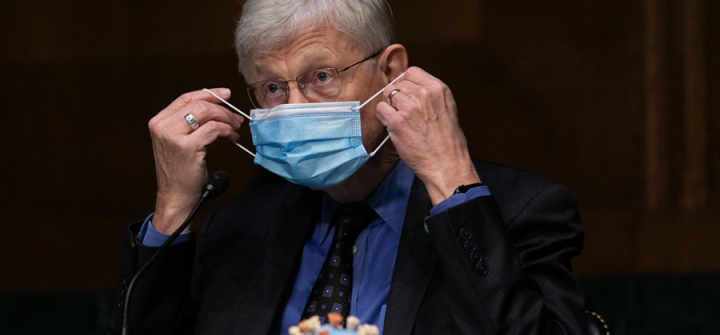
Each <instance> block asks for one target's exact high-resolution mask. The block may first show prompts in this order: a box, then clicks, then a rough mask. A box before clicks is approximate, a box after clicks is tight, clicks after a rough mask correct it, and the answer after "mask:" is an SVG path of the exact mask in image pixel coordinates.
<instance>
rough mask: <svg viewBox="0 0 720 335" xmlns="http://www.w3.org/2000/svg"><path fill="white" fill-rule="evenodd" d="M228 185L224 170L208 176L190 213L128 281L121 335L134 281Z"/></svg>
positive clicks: (227, 177)
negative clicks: (205, 204) (198, 212)
mask: <svg viewBox="0 0 720 335" xmlns="http://www.w3.org/2000/svg"><path fill="white" fill-rule="evenodd" d="M228 185H230V176H228V174H227V172H225V171H218V172H215V173H213V174H212V176H210V178H208V180H207V181H206V182H205V185H203V188H202V191H203V192H202V195H201V196H200V199H198V201H197V202H196V203H195V206H194V207H193V209H192V211H190V214H189V215H188V217H187V219H185V221H184V222H183V224H182V225H181V226H180V227H178V229H176V230H175V231H174V232H173V233H172V235H170V237H169V238H168V239H167V240H166V241H165V243H163V245H162V246H160V248H159V249H158V250H157V251H156V252H155V253H154V254H153V255H152V257H150V259H148V261H147V262H145V264H143V266H142V267H141V268H140V270H138V272H137V273H136V274H135V276H133V279H132V280H131V281H130V285H128V289H127V292H126V293H125V306H124V309H123V314H122V315H123V318H122V320H123V321H122V322H123V323H122V335H128V310H129V308H128V306H130V297H131V294H132V289H133V287H135V282H137V280H138V278H140V276H142V274H143V273H145V271H146V270H147V269H148V267H150V264H152V263H153V262H154V261H155V260H156V259H157V257H158V255H160V254H161V253H162V252H163V251H165V249H166V248H167V247H168V246H169V245H171V244H172V243H173V242H174V241H175V240H176V239H177V238H178V236H180V233H181V232H182V231H183V230H185V228H187V226H188V225H190V222H191V221H192V219H193V218H194V217H195V214H197V211H198V209H199V208H200V206H202V204H204V203H205V201H207V200H210V199H215V198H216V197H217V196H219V195H220V194H222V193H223V192H225V190H226V189H227V187H228Z"/></svg>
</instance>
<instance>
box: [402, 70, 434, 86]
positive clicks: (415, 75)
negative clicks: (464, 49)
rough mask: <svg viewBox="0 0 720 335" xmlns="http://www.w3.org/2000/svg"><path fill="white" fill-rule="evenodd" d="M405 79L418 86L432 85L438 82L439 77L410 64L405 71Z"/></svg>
mask: <svg viewBox="0 0 720 335" xmlns="http://www.w3.org/2000/svg"><path fill="white" fill-rule="evenodd" d="M405 79H406V80H407V81H411V82H413V83H416V84H418V85H420V86H432V85H437V84H438V82H440V79H437V78H435V77H433V75H431V74H429V73H427V72H425V70H423V69H421V68H419V67H417V66H412V67H410V68H408V69H407V71H405Z"/></svg>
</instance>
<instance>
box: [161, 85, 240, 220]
mask: <svg viewBox="0 0 720 335" xmlns="http://www.w3.org/2000/svg"><path fill="white" fill-rule="evenodd" d="M211 91H213V93H215V94H217V95H218V96H220V97H221V98H223V99H225V100H227V99H229V98H230V90H229V89H226V88H215V89H212V90H211ZM219 103H220V101H219V100H218V99H216V98H215V97H213V96H212V95H211V94H210V93H208V92H205V91H202V90H201V91H195V92H190V93H185V94H183V95H181V96H180V97H179V98H177V99H176V100H175V101H173V102H172V103H171V104H170V105H169V106H168V107H167V108H165V109H163V110H162V111H161V112H160V113H158V114H157V115H155V117H153V118H152V119H151V120H150V122H149V123H148V128H149V129H150V136H151V137H152V144H153V153H154V155H155V170H156V172H157V182H158V190H157V198H156V202H155V216H154V218H153V221H152V222H153V223H152V225H153V228H155V229H156V230H157V231H159V232H161V233H164V234H171V233H172V232H173V231H175V229H177V228H178V227H180V225H181V224H182V223H183V220H185V218H186V217H187V216H188V214H190V211H191V210H192V207H193V205H194V204H195V202H196V201H197V200H198V199H199V198H200V196H201V188H202V186H203V184H204V183H205V180H206V179H207V178H208V172H207V167H206V164H205V154H206V152H207V150H206V146H207V145H209V144H210V143H212V142H214V141H215V140H216V139H217V138H218V137H225V138H227V139H229V140H231V141H233V142H237V141H238V140H239V138H240V135H239V134H238V133H237V130H239V129H240V125H241V124H242V122H243V117H242V116H240V115H237V114H234V113H232V112H230V111H229V110H227V109H226V108H224V107H222V106H219V105H218V104H219ZM188 113H190V114H192V115H193V117H194V118H195V120H197V122H198V125H199V127H197V128H196V129H192V127H191V126H190V124H188V122H187V121H186V120H185V115H186V114H188Z"/></svg>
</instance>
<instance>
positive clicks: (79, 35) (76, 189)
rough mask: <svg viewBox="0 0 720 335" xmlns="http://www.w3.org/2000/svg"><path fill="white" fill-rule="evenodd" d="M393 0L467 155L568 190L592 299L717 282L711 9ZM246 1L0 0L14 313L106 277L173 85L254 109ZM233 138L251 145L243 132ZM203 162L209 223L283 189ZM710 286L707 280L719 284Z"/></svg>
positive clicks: (228, 162) (5, 271) (654, 2)
mask: <svg viewBox="0 0 720 335" xmlns="http://www.w3.org/2000/svg"><path fill="white" fill-rule="evenodd" d="M390 3H391V5H392V8H393V10H394V14H395V24H396V31H397V34H398V37H399V40H400V42H401V43H402V44H404V45H405V46H406V47H407V49H408V51H409V55H410V64H411V65H415V66H420V67H422V68H424V69H425V70H427V71H429V72H430V73H431V74H433V75H435V76H436V77H438V78H440V79H442V80H443V81H445V82H446V83H447V84H448V85H449V86H450V88H451V89H452V91H453V93H454V95H455V98H456V100H457V104H458V106H459V110H460V117H461V123H462V126H463V129H464V130H465V134H466V136H467V138H468V141H469V145H470V150H471V153H472V155H473V156H474V157H478V158H482V159H486V160H491V161H495V162H499V163H503V164H506V165H511V166H515V167H518V168H522V169H527V170H531V171H534V172H536V173H538V174H540V175H541V176H544V177H546V178H548V179H551V180H553V181H556V182H558V183H561V184H564V185H566V186H567V187H568V188H570V190H572V191H573V192H574V194H575V195H576V196H577V199H578V201H579V204H580V209H581V214H582V217H583V222H584V224H585V228H586V247H585V251H584V253H583V255H582V256H580V257H579V258H577V259H575V261H574V270H575V272H576V273H577V274H578V275H579V276H580V278H581V279H582V280H583V282H584V283H585V285H587V287H588V289H592V288H595V289H597V290H596V291H593V292H596V293H592V292H590V293H588V301H589V303H591V302H592V303H594V304H595V305H596V306H598V307H596V309H597V308H600V309H602V308H605V309H606V310H605V313H610V314H612V313H614V312H613V309H614V308H617V306H618V305H627V304H628V303H631V302H628V300H627V299H631V298H632V297H631V298H628V296H623V297H620V298H618V300H615V301H613V300H608V299H605V300H603V299H599V300H598V299H595V298H594V297H596V296H597V297H602V296H606V297H610V296H612V294H619V293H618V292H624V291H622V290H627V287H628V285H636V286H635V287H638V286H637V284H638V283H639V282H638V280H639V279H638V278H641V279H642V280H645V279H647V278H651V280H655V278H661V279H662V278H670V279H671V280H676V281H678V282H673V283H674V284H672V285H675V286H674V287H676V288H683V289H687V287H688V283H687V282H685V281H684V280H689V279H686V278H695V279H693V280H697V278H715V277H714V274H717V273H720V244H719V243H717V241H718V240H719V239H720V219H718V214H720V210H719V209H718V208H719V206H718V205H719V204H720V156H719V155H718V152H719V151H720V114H719V113H718V108H720V62H719V61H718V56H719V55H720V44H719V39H720V36H719V34H720V33H719V32H720V20H718V18H720V2H717V1H712V0H686V1H681V0H632V1H629V0H603V1H600V0H597V1H575V0H555V1H508V0H504V1H503V0H444V1H414V0H391V1H390ZM241 7H242V6H241V4H240V3H239V1H238V0H222V1H221V0H218V1H188V0H176V1H156V0H152V1H137V0H132V1H120V0H113V1H89V0H77V1H54V0H30V1H24V0H10V1H7V0H6V1H3V2H2V4H0V41H1V44H0V88H2V89H1V90H0V102H1V103H0V113H1V114H0V115H2V118H1V119H0V120H2V122H1V123H0V125H1V129H2V131H1V132H0V133H1V134H2V135H1V136H2V137H1V138H2V145H3V155H2V157H3V159H2V163H0V166H2V167H3V172H2V185H3V186H2V195H3V197H2V198H3V199H4V200H3V201H2V212H1V213H2V214H0V222H1V223H2V228H3V229H2V235H3V236H2V237H3V243H0V254H2V256H1V258H0V295H3V294H4V295H5V296H8V297H11V298H8V299H10V300H7V299H6V300H2V301H3V302H2V303H0V307H4V308H6V311H7V310H10V311H14V313H15V314H12V318H13V319H11V318H10V317H7V316H6V319H5V320H9V321H5V322H6V323H7V324H13V322H15V321H13V320H15V319H14V318H16V317H17V318H25V317H26V315H21V312H18V311H19V310H22V309H18V307H17V306H16V305H14V304H16V303H17V302H18V301H24V303H26V304H28V305H27V306H30V307H27V308H28V310H29V311H30V312H28V313H32V309H33V308H36V305H33V304H29V303H27V301H34V300H27V299H26V300H22V299H25V298H26V297H34V298H36V299H42V297H45V296H56V295H58V294H60V295H62V294H66V293H67V292H73V294H78V295H83V294H90V295H92V294H96V293H97V292H101V293H102V292H108V290H109V289H111V288H112V286H113V284H114V280H115V276H116V271H117V267H118V263H119V256H120V255H119V253H120V246H121V242H122V240H123V238H124V237H125V235H124V234H125V230H124V229H125V227H126V225H127V224H129V223H130V222H132V221H136V220H141V219H143V218H144V217H145V216H147V215H148V214H149V213H150V212H152V210H153V208H154V196H155V178H154V166H153V157H152V149H151V145H150V138H149V135H148V130H147V122H148V121H149V119H150V118H151V117H152V116H153V115H155V114H156V113H157V112H158V111H160V110H161V109H163V108H164V107H165V106H166V105H167V104H168V103H170V102H171V101H172V100H173V99H175V98H176V97H177V96H178V95H180V94H181V93H183V92H186V91H191V90H197V89H201V88H203V87H221V86H224V87H229V88H231V89H233V92H234V95H233V98H232V99H231V102H232V103H234V104H236V105H238V106H240V107H241V108H243V109H245V110H249V108H248V107H249V106H248V105H249V103H248V100H247V98H246V96H245V94H244V88H245V83H244V82H243V79H242V77H241V76H240V75H239V74H238V72H237V70H236V69H237V61H236V56H235V54H234V48H233V31H234V27H235V21H236V20H237V19H238V18H239V16H240V11H241ZM241 133H242V134H243V135H244V137H243V140H242V143H245V144H251V141H250V137H249V129H248V128H247V127H244V128H243V129H242V130H241ZM209 168H210V171H211V172H212V171H215V170H226V171H228V172H229V173H230V175H231V178H232V185H231V188H230V190H229V192H227V194H226V195H224V196H223V197H222V198H221V199H219V200H216V201H214V202H213V203H212V204H210V205H208V206H207V208H205V209H204V211H203V215H204V216H206V215H207V213H209V212H211V211H212V210H213V209H216V208H217V207H218V206H220V205H221V204H222V203H224V202H227V201H228V200H229V199H231V198H232V197H235V196H237V195H239V194H242V193H243V192H247V191H248V190H251V189H253V188H254V187H257V186H259V185H262V184H266V183H269V182H273V181H275V180H276V179H275V177H273V176H270V175H269V173H267V172H264V171H263V170H262V168H260V167H258V166H255V165H253V164H252V160H251V158H250V157H249V156H248V155H246V154H245V153H243V152H242V151H240V150H239V149H237V148H235V147H234V146H232V145H231V144H230V143H228V142H226V141H221V142H218V143H216V144H214V145H212V146H211V147H210V155H209ZM202 220H203V218H201V219H200V220H198V222H201V221H202ZM198 226H199V224H198V225H196V228H198ZM708 276H709V277H708ZM649 280H650V279H649ZM662 280H664V279H662ZM702 280H705V279H702ZM702 280H701V281H702ZM708 280H709V283H713V284H707V283H708V282H707V281H706V282H703V283H704V284H701V285H700V286H701V287H705V286H703V285H706V286H715V284H714V283H718V282H719V281H712V280H713V279H708ZM608 281H610V282H612V283H616V284H617V285H625V286H622V287H623V288H622V289H620V288H618V287H619V286H618V287H615V288H613V287H611V286H607V283H608ZM618 281H620V282H618ZM641 282H642V281H641ZM598 283H599V284H598ZM618 283H619V284H618ZM628 283H630V284H628ZM642 283H645V282H642ZM626 284H628V285H626ZM593 285H595V286H593ZM603 285H604V286H603ZM658 285H660V284H658ZM639 287H642V288H645V289H647V287H648V286H647V285H645V286H639ZM716 289H717V288H716ZM598 290H599V291H598ZM603 290H604V291H603ZM671 291H672V290H671ZM597 292H600V293H597ZM653 292H655V291H653ZM657 292H665V293H667V292H668V289H667V288H666V287H665V286H662V285H660V286H659V287H658V289H657ZM657 292H656V293H657ZM672 292H675V291H672ZM699 292H702V291H699ZM633 294H634V295H633ZM648 294H649V295H653V294H655V293H652V292H650V293H648ZM683 294H684V296H687V295H692V294H696V293H687V294H685V293H683ZM630 295H631V296H634V297H637V295H638V292H637V291H632V292H631V293H630ZM699 296H701V297H702V296H703V295H702V294H699ZM716 296H717V295H716ZM681 298H682V297H681ZM681 298H680V299H681ZM13 299H14V300H13ZM89 299H90V300H91V301H95V303H96V304H99V305H101V306H104V305H103V303H97V301H104V300H92V298H89ZM593 299H595V300H593ZM623 299H625V300H623ZM631 300H632V299H631ZM38 301H44V303H47V301H45V300H38ZM55 303H57V304H60V303H58V302H57V301H55ZM671 304H672V303H671ZM21 305H22V304H21ZM33 306H35V307H33ZM602 306H606V307H602ZM50 307H53V306H50ZM50 307H48V308H50ZM676 307H678V306H676ZM53 308H60V309H62V308H63V307H62V306H61V305H58V306H54V307H53ZM678 308H679V309H682V306H680V307H678ZM693 308H695V309H696V310H694V312H693V313H695V314H694V315H697V313H698V311H699V312H700V315H702V312H703V311H705V312H707V311H709V310H712V311H718V310H720V308H719V307H718V303H717V302H715V303H710V305H707V306H705V305H703V306H700V307H698V306H695V307H693ZM698 309H699V310H698ZM78 313H80V312H78ZM98 313H99V314H103V313H104V312H102V311H101V312H98ZM673 313H674V312H673ZM100 317H102V315H101V316H100ZM656 317H657V316H656ZM648 318H651V317H650V316H648ZM88 322H90V323H92V322H98V323H100V324H101V323H102V319H101V321H97V320H95V321H93V320H88ZM0 323H2V322H0ZM18 327H19V326H18ZM617 327H620V329H621V330H622V329H626V328H627V324H625V326H623V324H617V322H616V328H617ZM622 327H626V328H622ZM10 329H11V330H12V329H15V330H17V329H20V328H12V327H10Z"/></svg>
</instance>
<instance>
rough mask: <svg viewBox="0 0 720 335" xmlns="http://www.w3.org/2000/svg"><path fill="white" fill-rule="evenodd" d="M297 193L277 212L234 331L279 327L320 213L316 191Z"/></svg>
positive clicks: (264, 331)
mask: <svg viewBox="0 0 720 335" xmlns="http://www.w3.org/2000/svg"><path fill="white" fill-rule="evenodd" d="M298 193H301V194H298V195H297V197H291V198H290V199H288V200H287V202H286V207H285V209H284V213H279V214H280V215H278V221H277V222H276V223H275V229H277V231H276V232H275V236H276V238H274V239H273V241H271V242H270V243H269V244H268V248H267V249H266V250H265V252H266V255H267V259H266V260H265V262H264V264H263V269H262V270H261V273H260V275H259V278H262V279H261V280H258V281H255V283H256V284H257V285H255V286H257V287H249V288H248V291H249V292H250V293H249V294H248V295H247V296H246V298H245V302H243V304H242V306H243V308H242V310H240V311H238V312H237V314H236V315H241V316H242V317H240V318H239V319H238V320H236V323H235V329H236V330H237V332H236V333H237V334H270V333H278V332H279V330H280V323H281V319H282V312H283V310H284V307H285V303H286V301H287V299H288V298H289V297H290V294H291V293H292V288H293V285H292V284H293V283H294V279H295V276H296V274H297V269H298V266H299V263H300V255H301V254H302V249H303V246H304V245H305V242H306V241H307V239H308V238H309V236H310V234H312V231H313V229H314V227H315V224H316V223H317V222H318V221H319V214H320V206H321V201H320V199H321V197H320V196H319V192H312V193H310V192H298ZM270 215H271V214H269V216H270ZM299 236H304V237H305V238H298V237H299ZM253 292H254V293H253Z"/></svg>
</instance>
